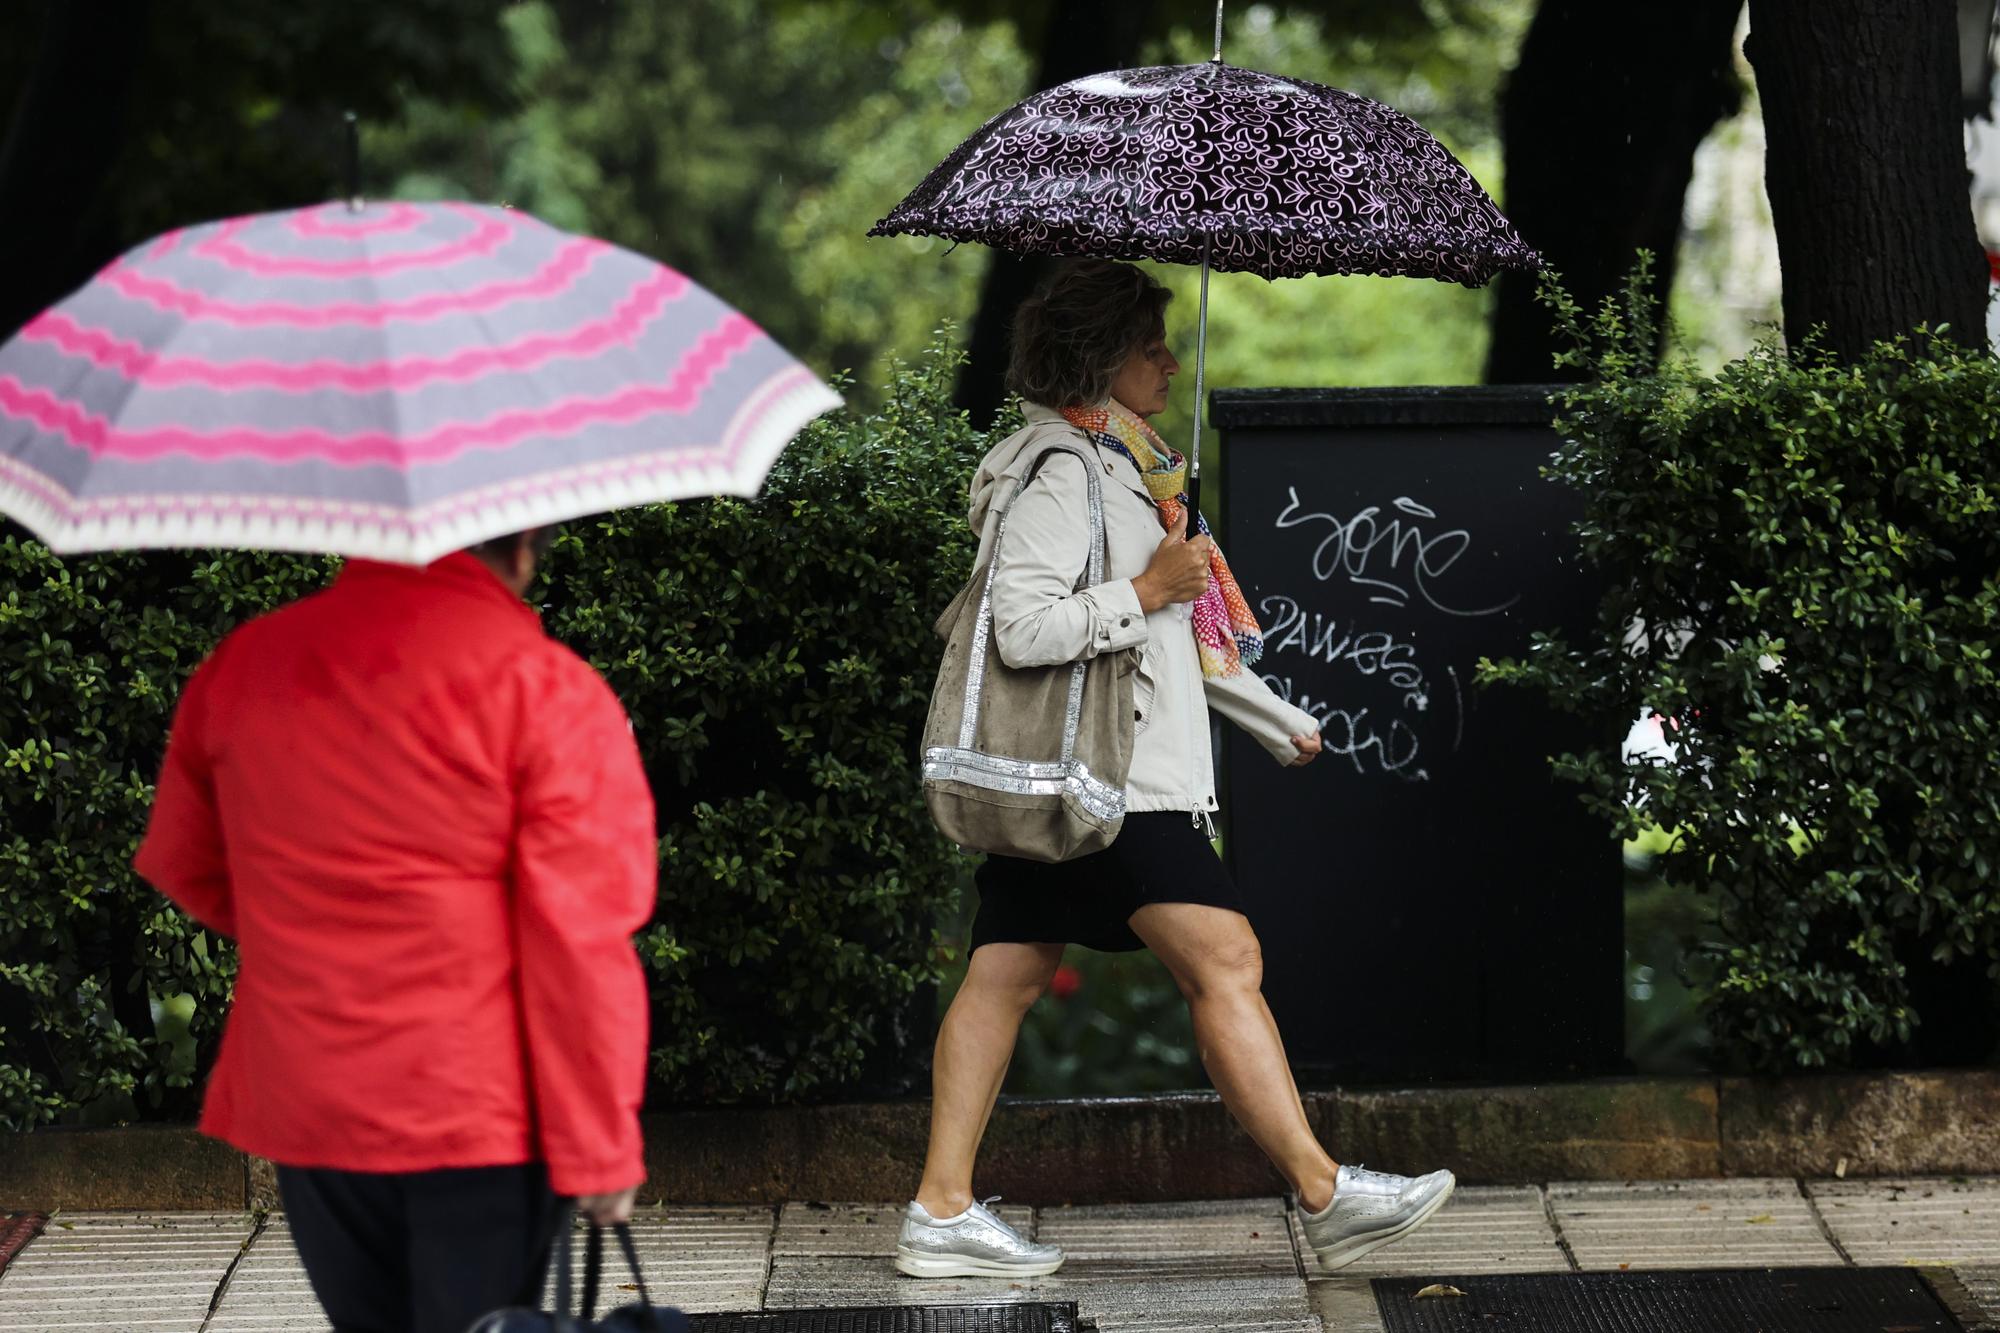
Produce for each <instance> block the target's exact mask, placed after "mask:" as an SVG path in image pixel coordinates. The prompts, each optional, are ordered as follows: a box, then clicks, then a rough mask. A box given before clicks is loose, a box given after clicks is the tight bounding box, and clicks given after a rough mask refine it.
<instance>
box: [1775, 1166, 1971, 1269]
mask: <svg viewBox="0 0 2000 1333" xmlns="http://www.w3.org/2000/svg"><path fill="white" fill-rule="evenodd" d="M1810 1188H1811V1190H1812V1196H1813V1202H1814V1203H1815V1204H1816V1205H1817V1206H1818V1208H1819V1213H1820V1216H1821V1217H1823V1218H1825V1219H1826V1226H1827V1230H1829V1231H1831V1232H1832V1233H1833V1238H1834V1239H1835V1240H1837V1241H1839V1242H1840V1245H1841V1248H1842V1249H1844V1250H1846V1251H1847V1253H1848V1254H1849V1255H1850V1256H1851V1257H1852V1258H1853V1260H1854V1262H1855V1263H1857V1264H1969V1265H1973V1266H1983V1265H2000V1180H1990V1179H1980V1180H1816V1181H1814V1182H1812V1184H1811V1186H1810Z"/></svg>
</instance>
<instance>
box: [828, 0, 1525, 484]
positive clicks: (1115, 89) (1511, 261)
mask: <svg viewBox="0 0 2000 1333" xmlns="http://www.w3.org/2000/svg"><path fill="white" fill-rule="evenodd" d="M1220 11H1221V6H1220V5H1219V4H1218V5H1217V17H1216V48H1215V58H1214V59H1213V60H1210V61H1207V62H1205V63H1203V64H1199V65H1163V66H1156V67H1152V68H1147V69H1130V70H1118V71H1114V72H1111V73H1108V74H1093V75H1091V76H1089V77H1088V78H1082V79H1077V80H1075V81H1073V82H1070V83H1065V84H1063V85H1061V86H1060V87H1057V88H1051V89H1049V90H1048V91H1046V92H1041V93H1037V94H1035V95H1034V96H1033V97H1030V98H1028V99H1027V100H1026V101H1024V102H1021V103H1019V104H1018V105H1016V106H1014V107H1012V108H1010V109H1009V110H1007V111H1003V112H1002V113H1000V114H999V115H998V116H995V117H994V118H993V119H992V120H990V121H988V122H987V123H986V124H985V125H984V126H982V127H981V128H980V129H979V130H978V132H977V133H975V134H973V135H972V137H971V138H969V139H967V140H966V141H965V142H964V143H962V144H960V145H959V146H958V148H957V149H956V150H955V151H954V152H953V153H952V154H951V156H949V157H947V158H946V159H945V160H944V161H943V162H941V163H939V164H938V166H937V168H936V169H935V170H933V171H932V172H931V173H930V175H928V176H926V177H925V178H924V181H923V183H922V184H921V185H919V186H917V188H916V189H914V190H912V191H911V192H910V194H909V197H908V198H906V199H904V200H903V202H902V203H900V204H898V205H897V206H896V207H895V208H894V209H893V210H892V211H891V212H890V214H889V216H887V217H886V218H884V219H882V221H880V222H878V223H876V224H875V226H874V227H873V228H871V229H870V230H869V233H868V234H869V235H871V236H892V235H897V234H912V235H919V236H938V237H943V238H945V239H948V240H953V241H977V242H979V243H981V244H984V245H990V246H994V247H996V248H999V249H1003V250H1011V251H1015V252H1018V253H1023V254H1048V255H1093V256H1097V257H1099V258H1104V259H1154V260H1161V261H1164V262H1167V263H1173V264H1199V265H1201V266H1202V286H1201V315H1200V333H1199V338H1198V341H1197V344H1196V353H1195V401H1196V410H1195V447H1194V448H1193V449H1192V450H1191V451H1190V453H1191V460H1192V467H1191V469H1190V474H1191V475H1190V490H1193V489H1194V488H1195V486H1196V485H1198V481H1199V476H1200V466H1201V465H1200V442H1201V409H1200V402H1201V396H1202V385H1203V377H1204V373H1205V369H1206V361H1207V348H1208V272H1209V270H1210V269H1211V268H1214V269H1217V270H1220V271H1222V272H1249V273H1257V274H1261V275H1262V276H1264V277H1267V278H1287V277H1299V276H1301V275H1304V274H1308V273H1326V274H1334V273H1368V274H1379V275H1382V276H1389V277H1397V276H1401V277H1416V278H1436V279H1438V280H1440V281H1444V282H1458V283H1464V284H1465V285H1467V286H1471V287H1478V286H1482V285H1483V284H1485V283H1486V282H1487V281H1489V280H1490V279H1492V278H1493V276H1494V275H1495V274H1497V273H1499V272H1500V271H1501V270H1503V269H1509V268H1517V269H1535V268H1539V267H1540V265H1541V260H1540V257H1539V256H1538V255H1536V253H1535V252H1534V251H1533V250H1531V249H1530V248H1529V247H1528V246H1527V245H1526V244H1524V243H1523V242H1522V240H1521V238H1520V236H1519V235H1517V234H1516V233H1515V231H1514V227H1513V224H1512V223H1510V222H1508V221H1507V219H1506V218H1505V217H1503V216H1501V214H1500V210H1499V209H1498V208H1496V207H1494V204H1493V201H1492V199H1490V198H1488V197H1487V194H1486V191H1484V190H1483V189H1481V188H1480V187H1479V182H1478V181H1476V180H1474V179H1473V178H1472V173H1471V172H1469V171H1467V170H1466V169H1465V167H1464V166H1462V165H1461V164H1460V163H1459V161H1458V159H1457V158H1455V157H1453V156H1452V155H1451V153H1450V151H1449V150H1447V149H1446V148H1445V146H1444V145H1443V144H1441V143H1439V142H1438V141H1437V140H1436V139H1434V138H1432V137H1431V135H1430V134H1429V133H1427V132H1426V131H1425V130H1424V129H1423V127H1422V126H1420V125H1418V124H1417V123H1416V122H1415V121H1413V120H1411V119H1410V118H1409V117H1408V116H1405V115H1404V114H1402V113H1401V112H1400V111H1396V110H1394V109H1393V108H1390V107H1387V106H1384V105H1383V104H1382V103H1380V102H1375V101H1371V100H1370V99H1368V98H1366V97H1358V96H1356V95H1355V94H1353V93H1347V92H1342V91H1341V90H1340V89H1338V88H1329V87H1326V86H1325V85H1324V84H1318V83H1310V82H1307V81H1306V80H1304V79H1287V78H1281V77H1279V76H1277V75H1273V74H1262V73H1259V72H1258V71H1256V70H1251V69H1240V68H1237V67H1236V66H1233V65H1225V64H1223V63H1222V21H1221V12H1220Z"/></svg>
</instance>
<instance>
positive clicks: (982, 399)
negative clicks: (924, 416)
mask: <svg viewBox="0 0 2000 1333" xmlns="http://www.w3.org/2000/svg"><path fill="white" fill-rule="evenodd" d="M1152 8H1153V7H1152V5H1151V4H1150V3H1146V4H1142V3H1139V2H1138V0H1069V2H1068V3H1052V4H1050V5H1049V6H1048V19H1047V21H1046V22H1045V23H1044V24H1043V25H1042V40H1041V50H1040V53H1039V56H1038V58H1037V61H1036V66H1035V89H1036V91H1038V92H1039V91H1042V90H1043V89H1047V88H1054V87H1056V86H1057V85H1058V84H1064V83H1068V82H1069V81H1070V80H1071V79H1080V78H1082V77H1083V76H1084V75H1086V74H1096V73H1099V72H1100V71H1102V70H1107V69H1120V68H1123V67H1124V66H1127V65H1129V64H1131V63H1132V61H1133V60H1134V58H1135V57H1136V56H1137V54H1138V50H1139V39H1140V37H1141V35H1142V34H1143V33H1144V32H1145V31H1146V27H1147V23H1148V20H1149V19H1150V18H1151V11H1152ZM1055 263H1056V261H1055V260H1054V259H1051V258H1050V257H1049V256H1047V255H1015V254H1009V253H1008V252H1006V251H1004V250H996V251H994V252H993V258H992V260H991V262H990V263H989V264H988V265H987V268H986V277H985V280H984V281H983V282H982V283H981V284H980V289H979V308H978V312H977V313H976V314H975V315H974V316H973V320H972V338H971V341H970V343H969V344H968V346H967V349H966V351H967V355H968V356H969V357H970V360H968V361H967V362H966V364H965V368H964V369H963V370H962V371H960V372H959V376H958V392H957V394H956V399H957V403H958V406H960V407H962V408H964V409H966V411H968V412H970V413H971V414H972V423H973V425H975V426H978V427H981V428H982V429H983V428H984V427H986V426H987V425H988V424H990V423H991V422H992V420H993V414H994V413H995V412H998V411H999V410H1000V405H1001V404H1002V403H1004V402H1005V401H1006V400H1007V387H1006V378H1007V354H1008V342H1009V339H1010V338H1011V336H1012V333H1013V325H1014V311H1015V310H1016V309H1017V308H1018V307H1019V306H1020V304H1021V302H1022V301H1024V300H1026V299H1027V297H1028V294H1029V293H1030V292H1032V291H1034V289H1035V284H1036V283H1038V282H1040V281H1041V280H1042V278H1043V276H1044V275H1045V274H1047V273H1048V271H1049V270H1050V268H1052V267H1053V266H1054V265H1055Z"/></svg>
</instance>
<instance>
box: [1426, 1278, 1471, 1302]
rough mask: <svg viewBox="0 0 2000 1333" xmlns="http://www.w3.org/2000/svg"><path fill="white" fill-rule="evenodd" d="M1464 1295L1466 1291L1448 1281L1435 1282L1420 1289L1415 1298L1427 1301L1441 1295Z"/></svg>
mask: <svg viewBox="0 0 2000 1333" xmlns="http://www.w3.org/2000/svg"><path fill="white" fill-rule="evenodd" d="M1463 1295H1465V1293H1464V1292H1462V1291H1460V1290H1459V1289H1458V1288H1457V1287H1454V1286H1452V1285H1451V1284H1450V1283H1448V1282H1433V1283H1431V1284H1430V1285H1429V1286H1428V1287H1423V1288H1421V1289H1419V1290H1418V1292H1417V1294H1416V1296H1415V1297H1414V1299H1416V1300H1420V1301H1427V1300H1432V1299H1434V1298H1436V1297H1439V1296H1463Z"/></svg>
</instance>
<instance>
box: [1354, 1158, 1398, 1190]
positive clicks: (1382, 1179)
mask: <svg viewBox="0 0 2000 1333" xmlns="http://www.w3.org/2000/svg"><path fill="white" fill-rule="evenodd" d="M1348 1170H1349V1171H1350V1172H1352V1173H1353V1176H1354V1179H1355V1180H1356V1181H1358V1182H1364V1183H1375V1184H1382V1185H1392V1184H1395V1183H1396V1182H1397V1181H1399V1180H1402V1179H1403V1177H1401V1176H1396V1175H1391V1174H1390V1173H1389V1172H1387V1171H1370V1170H1368V1169H1367V1168H1366V1167H1364V1166H1362V1165H1361V1163H1359V1162H1356V1163H1355V1164H1354V1165H1353V1166H1351V1167H1349V1168H1348Z"/></svg>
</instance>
